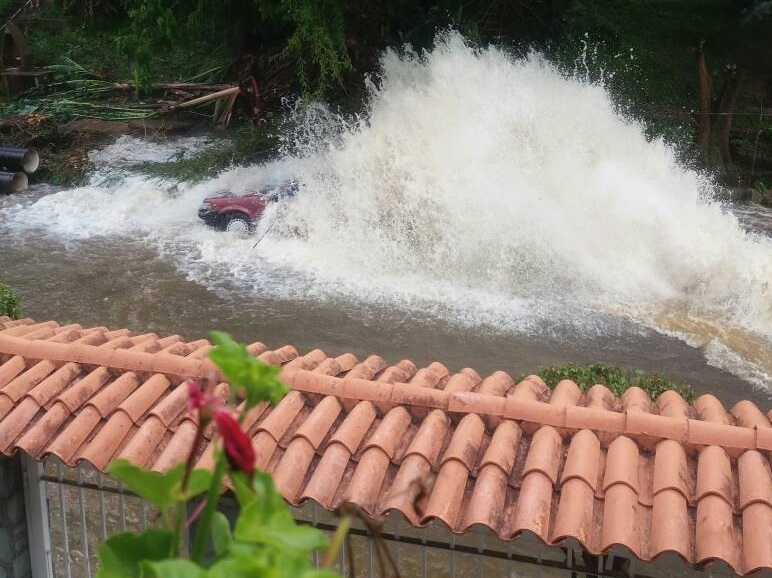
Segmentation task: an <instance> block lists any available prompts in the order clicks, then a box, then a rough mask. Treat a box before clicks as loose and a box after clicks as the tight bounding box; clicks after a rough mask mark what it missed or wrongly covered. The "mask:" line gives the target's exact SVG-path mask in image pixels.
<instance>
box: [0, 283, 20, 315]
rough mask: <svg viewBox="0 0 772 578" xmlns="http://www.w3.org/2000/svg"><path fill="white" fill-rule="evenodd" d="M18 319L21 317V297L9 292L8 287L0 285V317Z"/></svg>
mask: <svg viewBox="0 0 772 578" xmlns="http://www.w3.org/2000/svg"><path fill="white" fill-rule="evenodd" d="M2 316H7V317H10V318H11V319H18V318H19V317H20V316H21V297H19V296H18V295H17V294H16V293H14V292H13V291H11V288H10V287H8V285H4V284H3V283H0V317H2Z"/></svg>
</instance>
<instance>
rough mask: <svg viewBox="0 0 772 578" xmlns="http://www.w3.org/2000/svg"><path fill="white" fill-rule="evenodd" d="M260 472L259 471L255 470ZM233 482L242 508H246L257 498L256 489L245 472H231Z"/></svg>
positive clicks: (234, 491) (234, 490)
mask: <svg viewBox="0 0 772 578" xmlns="http://www.w3.org/2000/svg"><path fill="white" fill-rule="evenodd" d="M255 473H256V474H259V472H255ZM229 475H230V479H231V483H232V484H233V493H234V494H236V499H237V500H238V502H239V506H241V508H242V509H243V508H246V507H247V506H248V505H249V504H251V503H252V502H254V501H255V500H257V496H256V495H255V490H254V489H253V487H252V486H250V484H249V478H247V475H246V474H245V473H244V472H233V471H232V472H230V474H229Z"/></svg>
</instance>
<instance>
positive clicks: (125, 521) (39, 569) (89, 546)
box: [25, 458, 725, 578]
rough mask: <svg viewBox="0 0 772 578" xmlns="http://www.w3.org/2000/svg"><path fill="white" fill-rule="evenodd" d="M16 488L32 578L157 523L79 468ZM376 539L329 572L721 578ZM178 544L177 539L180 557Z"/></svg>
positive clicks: (300, 516)
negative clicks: (22, 500) (22, 504)
mask: <svg viewBox="0 0 772 578" xmlns="http://www.w3.org/2000/svg"><path fill="white" fill-rule="evenodd" d="M25 481H26V493H27V508H28V520H31V522H32V523H31V524H30V528H29V533H30V542H31V544H32V545H33V548H31V549H32V551H33V560H32V563H33V573H34V576H35V578H92V576H94V574H95V572H96V568H97V551H98V546H99V543H100V542H101V541H102V540H104V539H105V538H107V537H108V536H110V535H112V534H115V533H117V532H124V531H136V530H143V529H145V528H148V527H151V526H154V525H157V524H158V523H159V521H160V513H159V512H158V510H157V509H155V508H154V507H153V506H151V505H149V504H147V503H146V502H145V501H144V500H142V499H140V498H139V497H137V496H136V495H133V494H132V493H131V492H130V491H128V490H127V489H126V488H125V487H123V485H122V484H120V483H118V482H117V481H116V480H114V479H112V478H110V477H109V476H106V475H104V474H102V473H100V472H98V471H96V470H95V469H93V468H92V467H90V466H89V465H88V464H86V463H83V464H81V465H80V466H78V467H76V468H69V467H66V466H64V465H63V464H62V463H61V462H59V461H58V460H57V459H56V458H50V459H48V460H47V461H46V462H44V463H42V464H40V463H37V462H34V461H32V460H30V459H27V460H26V461H25ZM222 505H223V509H224V510H225V511H226V512H227V510H228V509H229V508H232V507H233V502H229V500H228V498H225V499H224V502H223V504H222ZM292 512H293V515H294V516H295V518H296V520H298V521H299V522H302V523H307V524H309V525H312V526H314V527H317V528H319V529H321V530H323V531H326V532H328V533H331V532H333V531H334V530H335V528H336V526H337V521H338V519H337V517H336V516H335V515H334V514H332V513H330V512H327V511H326V510H324V509H323V508H321V507H319V506H317V505H316V504H315V503H314V502H308V503H306V504H305V505H303V506H302V507H299V508H292ZM378 534H379V535H378V536H377V538H374V537H373V534H372V532H371V528H368V527H367V525H366V524H365V523H364V522H362V521H361V520H355V521H354V523H353V524H352V527H351V530H350V532H349V539H348V540H347V544H346V545H344V547H343V548H342V550H341V551H340V552H339V554H338V558H337V561H336V564H335V569H336V570H337V571H338V572H340V573H341V574H342V575H344V576H356V577H357V578H359V577H376V576H394V575H396V572H395V569H396V570H397V571H398V573H399V575H400V576H402V577H405V578H407V577H410V578H414V577H417V576H420V577H422V578H426V577H432V578H434V577H438V578H456V577H464V578H469V577H479V578H485V577H511V578H515V577H544V578H552V577H554V578H568V577H569V576H571V577H572V578H573V577H579V576H597V577H599V578H634V577H636V576H637V577H639V578H644V577H645V576H668V577H674V578H675V577H683V578H687V577H690V576H692V575H696V576H699V577H700V578H706V577H707V576H714V575H721V574H725V573H724V572H722V571H721V569H718V570H715V569H714V570H713V571H709V572H695V571H693V570H692V569H690V568H687V567H686V566H685V565H684V564H682V563H680V562H674V561H672V560H667V559H665V560H663V561H660V562H658V563H656V564H650V563H649V564H647V563H643V562H640V561H637V560H634V559H633V560H630V559H628V558H626V557H624V556H621V555H620V554H623V553H619V552H617V553H614V552H612V553H611V554H612V555H608V556H586V555H582V553H581V550H580V549H578V545H574V547H567V548H556V547H547V546H544V545H543V544H542V543H541V542H539V541H538V540H531V541H529V540H525V539H518V540H514V541H503V540H500V539H499V538H498V537H497V536H495V535H493V534H491V533H490V532H488V531H485V530H483V529H480V530H479V531H472V532H469V533H467V534H464V535H463V536H458V535H454V534H453V533H451V532H449V531H448V530H447V528H446V527H445V526H444V525H442V524H438V525H435V526H430V527H427V528H415V527H413V526H412V525H410V524H408V523H407V522H406V521H405V520H404V518H403V517H402V516H401V515H400V514H392V515H390V516H388V517H387V518H386V519H385V520H383V522H382V524H381V525H380V526H379V529H378ZM187 538H188V537H187V536H183V549H185V548H186V543H187ZM569 546H571V545H569ZM614 554H616V555H614ZM314 563H315V564H316V565H317V567H318V566H319V565H320V563H321V555H320V554H317V555H315V556H314Z"/></svg>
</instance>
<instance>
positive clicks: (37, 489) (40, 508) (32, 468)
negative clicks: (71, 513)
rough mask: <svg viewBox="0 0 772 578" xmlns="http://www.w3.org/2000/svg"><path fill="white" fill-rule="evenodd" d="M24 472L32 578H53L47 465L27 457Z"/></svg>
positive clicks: (24, 461) (23, 459)
mask: <svg viewBox="0 0 772 578" xmlns="http://www.w3.org/2000/svg"><path fill="white" fill-rule="evenodd" d="M22 468H23V470H24V502H25V505H26V510H27V539H28V541H29V557H30V564H31V567H32V578H53V575H54V574H53V569H52V567H51V535H50V531H49V530H50V527H49V526H50V523H49V520H48V496H47V495H46V483H45V482H44V481H43V479H42V478H43V464H42V463H40V462H38V461H35V460H33V459H32V458H30V457H29V456H27V455H26V454H24V455H23V457H22Z"/></svg>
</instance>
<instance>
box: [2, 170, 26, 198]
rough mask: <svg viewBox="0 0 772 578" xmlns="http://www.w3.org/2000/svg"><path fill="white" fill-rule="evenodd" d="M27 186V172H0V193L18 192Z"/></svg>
mask: <svg viewBox="0 0 772 578" xmlns="http://www.w3.org/2000/svg"><path fill="white" fill-rule="evenodd" d="M26 188H27V174H26V173H23V172H21V171H19V172H16V173H3V172H0V193H20V192H21V191H23V190H25V189H26Z"/></svg>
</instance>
